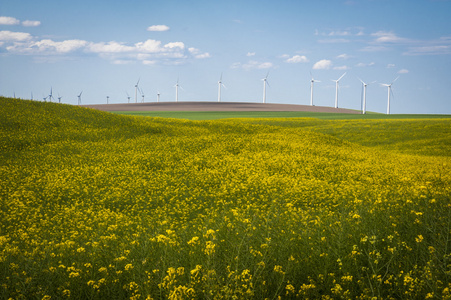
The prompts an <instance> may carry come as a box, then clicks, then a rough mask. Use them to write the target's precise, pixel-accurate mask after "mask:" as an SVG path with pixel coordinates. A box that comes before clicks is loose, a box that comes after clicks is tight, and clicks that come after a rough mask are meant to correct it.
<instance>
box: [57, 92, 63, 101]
mask: <svg viewBox="0 0 451 300" xmlns="http://www.w3.org/2000/svg"><path fill="white" fill-rule="evenodd" d="M61 98H63V97H61V96H60V94H58V103H61Z"/></svg>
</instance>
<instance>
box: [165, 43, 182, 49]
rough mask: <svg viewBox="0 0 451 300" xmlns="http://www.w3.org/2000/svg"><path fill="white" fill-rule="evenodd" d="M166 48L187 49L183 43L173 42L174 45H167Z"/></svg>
mask: <svg viewBox="0 0 451 300" xmlns="http://www.w3.org/2000/svg"><path fill="white" fill-rule="evenodd" d="M164 47H165V48H168V49H175V48H179V49H185V44H184V43H182V42H172V43H167V44H166V45H164Z"/></svg>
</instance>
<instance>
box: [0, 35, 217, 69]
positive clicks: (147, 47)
mask: <svg viewBox="0 0 451 300" xmlns="http://www.w3.org/2000/svg"><path fill="white" fill-rule="evenodd" d="M0 47H1V48H3V49H5V50H6V51H7V52H9V53H11V54H19V55H36V59H39V57H44V56H46V57H50V55H59V57H60V58H61V57H63V56H62V54H64V55H65V56H66V57H67V54H69V53H71V52H75V51H78V52H79V54H80V53H83V52H84V53H94V54H97V55H98V56H99V57H101V58H104V59H108V60H110V61H111V63H113V64H118V65H121V64H129V63H133V62H136V61H139V62H141V63H143V64H146V65H151V64H155V63H164V64H171V63H174V61H175V62H177V63H182V62H183V61H182V59H187V58H195V59H204V58H209V57H211V55H210V53H208V52H203V51H201V50H199V49H197V48H194V47H190V48H188V49H186V46H185V44H184V43H183V42H169V43H166V44H164V45H163V44H162V42H161V41H158V40H152V39H148V40H146V41H142V42H138V43H135V44H127V43H123V42H117V41H110V42H89V41H84V40H75V39H74V40H63V41H54V40H51V39H37V37H33V36H32V35H30V34H29V33H25V32H12V31H7V30H4V31H0ZM188 53H189V54H190V55H187V54H188Z"/></svg>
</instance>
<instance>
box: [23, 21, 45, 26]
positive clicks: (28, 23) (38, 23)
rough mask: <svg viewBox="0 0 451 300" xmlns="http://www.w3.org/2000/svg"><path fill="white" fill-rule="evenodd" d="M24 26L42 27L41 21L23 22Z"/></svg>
mask: <svg viewBox="0 0 451 300" xmlns="http://www.w3.org/2000/svg"><path fill="white" fill-rule="evenodd" d="M22 25H23V26H25V27H36V26H39V25H41V22H40V21H30V20H26V21H23V22H22Z"/></svg>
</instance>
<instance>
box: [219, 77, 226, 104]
mask: <svg viewBox="0 0 451 300" xmlns="http://www.w3.org/2000/svg"><path fill="white" fill-rule="evenodd" d="M221 86H223V87H224V88H225V85H224V84H223V83H222V73H221V78H219V81H218V102H221Z"/></svg>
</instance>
